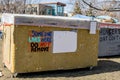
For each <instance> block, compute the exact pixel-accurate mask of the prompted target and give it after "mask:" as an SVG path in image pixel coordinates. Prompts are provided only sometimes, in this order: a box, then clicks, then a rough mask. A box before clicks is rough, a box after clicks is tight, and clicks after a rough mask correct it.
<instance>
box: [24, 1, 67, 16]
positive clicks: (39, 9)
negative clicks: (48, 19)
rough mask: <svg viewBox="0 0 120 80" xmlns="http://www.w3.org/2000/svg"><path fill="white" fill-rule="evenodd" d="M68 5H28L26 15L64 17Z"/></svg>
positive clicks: (57, 3)
mask: <svg viewBox="0 0 120 80" xmlns="http://www.w3.org/2000/svg"><path fill="white" fill-rule="evenodd" d="M65 6H66V4H64V3H61V2H52V3H41V4H28V5H27V7H26V10H25V13H26V14H36V15H53V16H64V7H65Z"/></svg>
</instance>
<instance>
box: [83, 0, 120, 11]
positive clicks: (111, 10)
mask: <svg viewBox="0 0 120 80" xmlns="http://www.w3.org/2000/svg"><path fill="white" fill-rule="evenodd" d="M82 1H83V2H84V3H85V4H86V5H88V6H89V7H91V8H93V9H95V10H99V11H107V12H117V11H120V9H117V10H115V9H100V8H97V7H95V6H93V5H91V4H89V3H87V2H86V1H85V0H82Z"/></svg>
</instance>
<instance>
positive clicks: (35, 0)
mask: <svg viewBox="0 0 120 80" xmlns="http://www.w3.org/2000/svg"><path fill="white" fill-rule="evenodd" d="M46 2H62V3H65V4H66V7H65V12H71V11H72V10H73V5H72V4H70V1H69V0H27V3H46Z"/></svg>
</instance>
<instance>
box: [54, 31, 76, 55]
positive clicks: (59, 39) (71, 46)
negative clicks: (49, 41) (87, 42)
mask: <svg viewBox="0 0 120 80" xmlns="http://www.w3.org/2000/svg"><path fill="white" fill-rule="evenodd" d="M76 50H77V32H73V31H54V32H53V53H66V52H68V53H69V52H75V51H76Z"/></svg>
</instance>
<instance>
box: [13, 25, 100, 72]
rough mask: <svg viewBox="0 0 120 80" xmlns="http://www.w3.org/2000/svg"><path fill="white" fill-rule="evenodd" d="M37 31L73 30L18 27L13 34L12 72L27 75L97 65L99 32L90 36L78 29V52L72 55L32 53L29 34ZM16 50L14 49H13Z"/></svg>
mask: <svg viewBox="0 0 120 80" xmlns="http://www.w3.org/2000/svg"><path fill="white" fill-rule="evenodd" d="M31 30H36V31H69V30H70V31H71V30H73V29H71V28H68V29H67V28H53V27H36V26H16V27H15V29H14V33H13V39H14V40H13V41H14V42H13V43H14V45H15V52H13V53H12V54H14V56H13V57H14V58H13V59H14V60H12V61H14V62H13V63H14V64H12V65H14V66H12V68H11V70H12V72H13V73H15V72H17V73H25V72H36V71H47V70H59V69H75V68H84V67H90V66H96V65H97V55H98V41H99V31H97V33H96V34H89V30H87V29H78V32H77V38H78V39H77V51H76V52H71V53H62V54H61V53H59V54H53V53H52V45H51V50H50V51H48V52H30V51H29V45H28V44H29V43H28V37H29V35H28V33H29V31H31ZM13 48H14V47H13Z"/></svg>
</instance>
